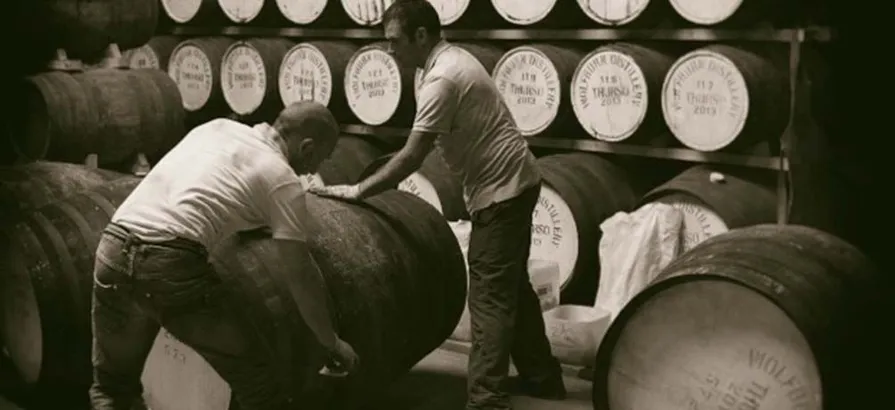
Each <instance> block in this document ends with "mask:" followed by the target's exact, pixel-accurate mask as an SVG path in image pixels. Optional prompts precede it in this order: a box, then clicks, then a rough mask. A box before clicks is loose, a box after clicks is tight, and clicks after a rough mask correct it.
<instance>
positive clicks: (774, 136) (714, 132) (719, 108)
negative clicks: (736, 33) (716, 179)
mask: <svg viewBox="0 0 895 410" xmlns="http://www.w3.org/2000/svg"><path fill="white" fill-rule="evenodd" d="M662 89H663V90H662V113H663V116H664V118H665V123H666V124H668V128H669V129H670V130H671V132H672V134H674V136H675V137H676V138H677V139H678V140H679V141H680V142H681V143H682V144H684V145H686V146H687V147H689V148H692V149H695V150H699V151H717V150H721V149H725V148H730V149H736V148H746V147H751V146H754V145H755V144H756V143H759V142H768V141H777V140H779V138H780V135H781V134H782V133H783V130H784V128H785V127H786V122H787V119H788V118H789V117H788V113H789V110H787V109H786V107H789V87H788V85H787V79H786V76H785V75H784V73H783V72H782V71H781V70H780V69H778V67H777V66H775V64H774V63H773V62H772V61H771V60H770V59H769V58H767V57H765V56H761V55H758V54H756V53H753V52H750V51H746V50H742V49H738V48H734V47H731V46H727V45H711V46H708V47H704V48H700V49H697V50H695V51H691V52H689V53H687V54H685V55H684V56H682V57H680V58H679V59H678V60H677V61H676V62H675V63H674V65H673V66H672V67H671V69H669V70H668V74H667V76H666V77H665V81H664V84H663V86H662Z"/></svg>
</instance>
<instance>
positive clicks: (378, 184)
mask: <svg viewBox="0 0 895 410" xmlns="http://www.w3.org/2000/svg"><path fill="white" fill-rule="evenodd" d="M437 137H438V135H437V134H433V133H427V132H418V131H414V132H411V133H410V136H408V137H407V143H405V144H404V147H403V148H401V150H399V151H398V152H397V153H395V155H394V156H393V157H392V158H391V159H389V161H388V162H387V163H386V164H385V165H383V166H382V168H379V169H378V170H376V172H375V173H373V175H370V176H369V177H367V179H365V180H363V181H361V182H360V183H359V184H358V185H357V188H358V191H359V193H360V197H362V198H366V197H370V196H373V195H376V194H380V193H382V192H383V191H385V190H388V189H390V188H393V187H395V186H397V185H398V184H399V183H400V182H401V181H403V180H404V179H405V178H407V177H409V176H410V174H412V173H413V172H414V171H416V170H418V169H419V168H420V165H422V164H423V161H424V160H425V159H426V156H427V155H429V152H430V151H432V146H433V145H434V144H435V139H436V138H437Z"/></svg>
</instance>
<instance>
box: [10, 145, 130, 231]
mask: <svg viewBox="0 0 895 410" xmlns="http://www.w3.org/2000/svg"><path fill="white" fill-rule="evenodd" d="M124 176H125V175H124V174H119V173H117V172H114V171H108V170H104V169H96V168H88V167H86V166H83V165H78V164H68V163H63V162H49V161H39V162H32V163H28V164H22V165H13V166H7V167H0V221H3V222H0V223H2V224H3V225H4V226H5V224H6V222H7V221H14V220H16V219H17V218H18V217H21V216H23V215H24V214H25V213H26V212H29V211H31V210H34V209H38V208H41V207H43V206H45V205H49V204H50V203H52V202H55V201H58V200H60V199H64V198H66V197H69V196H71V195H74V194H76V193H79V192H81V191H83V190H87V189H92V188H95V187H98V186H100V185H103V184H105V183H106V182H109V181H112V180H116V179H119V178H123V177H124Z"/></svg>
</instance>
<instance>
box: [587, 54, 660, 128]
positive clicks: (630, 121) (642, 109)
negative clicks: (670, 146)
mask: <svg viewBox="0 0 895 410" xmlns="http://www.w3.org/2000/svg"><path fill="white" fill-rule="evenodd" d="M672 62H673V60H672V59H671V57H669V56H667V55H666V54H664V53H662V52H660V51H657V50H653V49H650V48H647V47H643V46H640V45H636V44H628V43H615V44H609V45H605V46H602V47H600V48H598V49H596V50H594V51H593V52H591V53H590V54H589V55H587V56H586V57H584V59H582V60H581V63H580V64H579V65H578V68H577V69H576V70H575V74H574V76H573V77H572V85H571V87H570V89H571V93H572V95H571V101H572V109H573V111H574V112H575V117H576V118H577V119H578V123H579V124H581V127H582V128H583V129H584V130H585V131H587V133H588V134H590V136H592V137H594V138H596V139H598V140H602V141H606V142H620V141H626V142H632V140H634V141H636V140H637V139H641V140H644V139H649V138H654V137H655V136H656V135H655V134H657V133H659V132H660V131H661V130H662V129H664V128H665V122H664V119H663V118H662V97H661V96H662V81H663V80H664V79H665V74H666V72H667V71H668V69H669V68H670V67H671V64H672ZM635 135H636V136H637V137H639V138H634V136H635Z"/></svg>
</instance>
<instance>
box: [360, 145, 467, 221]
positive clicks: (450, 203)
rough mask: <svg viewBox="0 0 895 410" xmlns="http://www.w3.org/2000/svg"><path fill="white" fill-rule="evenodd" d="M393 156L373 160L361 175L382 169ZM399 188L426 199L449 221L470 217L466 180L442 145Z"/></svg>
mask: <svg viewBox="0 0 895 410" xmlns="http://www.w3.org/2000/svg"><path fill="white" fill-rule="evenodd" d="M392 156H393V155H391V154H390V155H386V156H384V157H381V158H379V159H377V160H376V161H374V162H373V163H371V164H370V165H369V167H367V170H366V171H364V174H363V175H362V176H361V178H366V177H367V176H369V175H372V174H373V173H374V172H375V171H376V170H378V169H379V168H382V166H383V165H385V164H386V162H388V161H389V160H390V159H391V158H392ZM396 188H397V189H398V190H401V191H404V192H407V193H411V194H413V195H416V196H417V197H419V198H420V199H422V200H423V201H426V203H428V204H429V205H432V207H433V208H435V209H436V210H437V211H438V212H439V213H440V214H442V215H444V218H445V219H447V220H448V221H459V220H469V212H468V211H467V210H466V201H465V200H464V199H463V181H461V180H460V178H459V177H458V176H457V174H455V173H453V172H452V171H451V170H450V168H449V167H448V165H447V163H446V162H445V161H444V157H443V156H442V153H441V149H440V148H435V149H433V150H432V152H431V153H429V155H428V156H427V157H426V159H425V160H423V164H422V165H421V166H420V168H419V169H418V170H417V171H416V172H414V173H412V174H410V176H408V177H407V178H405V179H404V180H403V181H401V182H400V183H398V186H397V187H396Z"/></svg>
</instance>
